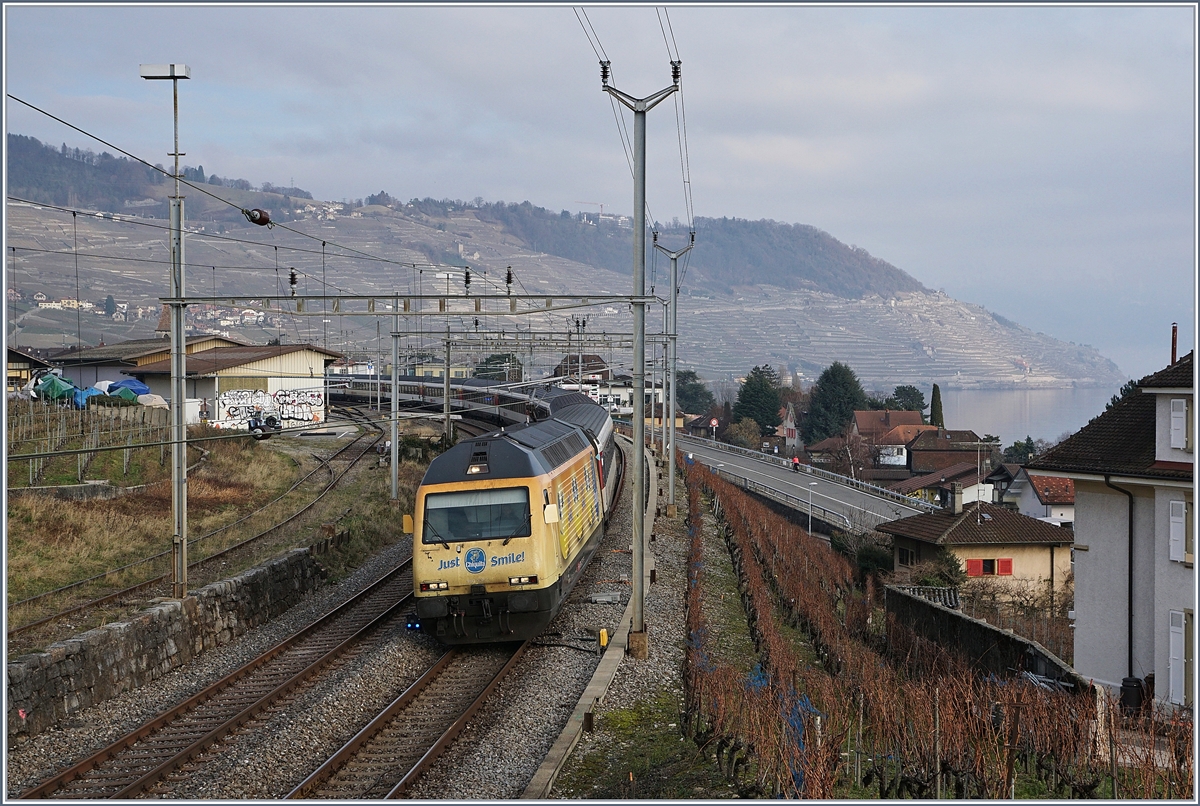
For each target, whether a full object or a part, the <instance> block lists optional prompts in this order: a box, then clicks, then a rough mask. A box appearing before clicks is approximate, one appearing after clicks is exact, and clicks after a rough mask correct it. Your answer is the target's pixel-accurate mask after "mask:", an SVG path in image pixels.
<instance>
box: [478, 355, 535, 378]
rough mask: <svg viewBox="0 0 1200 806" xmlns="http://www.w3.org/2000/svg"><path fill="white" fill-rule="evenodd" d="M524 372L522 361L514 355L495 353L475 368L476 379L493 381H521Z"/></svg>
mask: <svg viewBox="0 0 1200 806" xmlns="http://www.w3.org/2000/svg"><path fill="white" fill-rule="evenodd" d="M522 370H523V367H522V365H521V362H520V360H519V359H518V358H517V357H516V356H515V355H513V354H512V353H493V354H492V355H489V356H488V357H487V358H485V359H483V361H481V362H480V364H479V366H478V367H476V368H475V377H476V378H487V379H489V380H493V381H519V380H521V373H522Z"/></svg>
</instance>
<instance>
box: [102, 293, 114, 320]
mask: <svg viewBox="0 0 1200 806" xmlns="http://www.w3.org/2000/svg"><path fill="white" fill-rule="evenodd" d="M116 312H117V301H116V300H115V299H113V295H112V294H109V295H108V296H107V297H105V298H104V315H105V316H112V315H113V314H114V313H116Z"/></svg>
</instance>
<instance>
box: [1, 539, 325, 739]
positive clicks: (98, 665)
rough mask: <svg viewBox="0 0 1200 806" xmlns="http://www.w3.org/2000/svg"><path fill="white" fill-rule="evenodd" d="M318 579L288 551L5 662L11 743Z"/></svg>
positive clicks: (279, 604)
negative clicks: (128, 617)
mask: <svg viewBox="0 0 1200 806" xmlns="http://www.w3.org/2000/svg"><path fill="white" fill-rule="evenodd" d="M323 579H324V571H323V569H321V567H320V566H319V565H318V564H317V562H316V560H315V559H314V558H313V554H312V553H311V552H310V550H309V549H293V550H292V551H290V552H288V553H287V554H285V555H283V556H282V557H278V558H276V559H274V560H271V561H269V562H266V563H264V564H262V565H259V566H257V567H255V568H252V569H250V570H249V571H246V572H245V573H242V574H239V575H238V576H235V577H231V578H230V579H225V580H222V581H220V582H214V583H213V584H211V585H206V586H205V587H203V588H200V589H199V590H197V591H194V592H193V593H192V594H190V595H189V596H187V597H186V598H185V599H183V600H182V601H180V600H171V601H164V602H161V603H159V604H156V605H153V606H151V607H148V608H146V609H145V610H143V611H142V612H141V613H139V614H138V615H137V616H136V617H135V618H133V619H132V620H130V621H127V622H120V623H115V624H107V625H105V626H103V627H99V628H97V629H95V630H89V631H88V632H85V633H83V634H81V635H78V636H76V637H74V638H71V639H68V640H66V641H60V642H57V643H54V644H51V645H50V646H49V647H47V648H46V651H44V652H35V653H33V654H30V655H24V656H22V657H19V658H14V659H10V660H9V661H8V691H7V693H8V712H7V717H8V726H7V732H8V737H9V740H10V741H11V740H12V739H14V738H21V737H28V736H34V735H36V734H39V733H42V732H43V731H46V730H47V729H49V728H51V727H53V726H54V725H56V724H58V722H59V721H60V720H62V719H64V718H66V717H69V716H71V715H72V714H75V713H77V712H79V711H81V710H82V709H84V708H87V707H89V706H91V705H95V704H96V703H100V702H104V701H105V700H108V699H110V698H112V697H115V696H117V695H118V694H121V693H123V692H126V691H130V690H132V689H136V688H138V687H139V686H141V685H143V684H145V683H147V682H150V681H151V680H156V679H158V678H160V677H162V676H163V675H165V674H167V673H168V672H170V671H171V670H173V669H176V668H178V667H180V666H183V665H184V664H186V663H188V662H189V661H190V660H192V659H193V658H195V657H196V656H197V655H199V654H200V653H201V652H203V651H204V650H206V649H211V648H213V647H217V646H222V645H224V644H227V643H229V642H230V641H232V640H233V639H234V638H236V637H238V636H239V635H241V634H243V633H245V632H246V631H247V630H250V629H251V628H253V627H257V626H259V625H260V624H263V623H265V622H267V621H269V620H271V619H272V618H274V617H276V616H278V615H279V614H281V613H283V612H284V611H285V610H287V609H288V608H289V607H291V606H292V605H294V604H296V603H297V602H298V601H299V599H300V597H301V596H302V595H304V594H305V593H307V592H308V591H310V590H313V589H314V588H316V587H317V586H318V585H320V583H321V582H322V581H323Z"/></svg>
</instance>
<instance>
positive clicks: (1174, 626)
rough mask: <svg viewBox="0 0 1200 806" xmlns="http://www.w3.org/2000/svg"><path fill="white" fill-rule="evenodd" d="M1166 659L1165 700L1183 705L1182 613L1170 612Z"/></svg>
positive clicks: (1178, 611)
mask: <svg viewBox="0 0 1200 806" xmlns="http://www.w3.org/2000/svg"><path fill="white" fill-rule="evenodd" d="M1168 647H1169V652H1168V657H1167V680H1168V688H1167V700H1168V701H1169V702H1173V703H1178V704H1180V705H1182V704H1183V689H1184V686H1183V611H1180V610H1172V611H1171V637H1170V643H1169V644H1168Z"/></svg>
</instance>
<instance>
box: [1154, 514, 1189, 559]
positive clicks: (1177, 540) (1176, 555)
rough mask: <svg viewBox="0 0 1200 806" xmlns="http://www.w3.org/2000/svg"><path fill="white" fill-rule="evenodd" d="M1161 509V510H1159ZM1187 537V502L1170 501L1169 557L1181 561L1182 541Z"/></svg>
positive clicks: (1182, 556)
mask: <svg viewBox="0 0 1200 806" xmlns="http://www.w3.org/2000/svg"><path fill="white" fill-rule="evenodd" d="M1160 511H1161V510H1160ZM1186 539H1187V502H1186V501H1172V502H1171V555H1170V556H1171V559H1172V560H1174V561H1175V562H1183V561H1184V559H1186V558H1185V557H1184V542H1185V541H1186Z"/></svg>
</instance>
